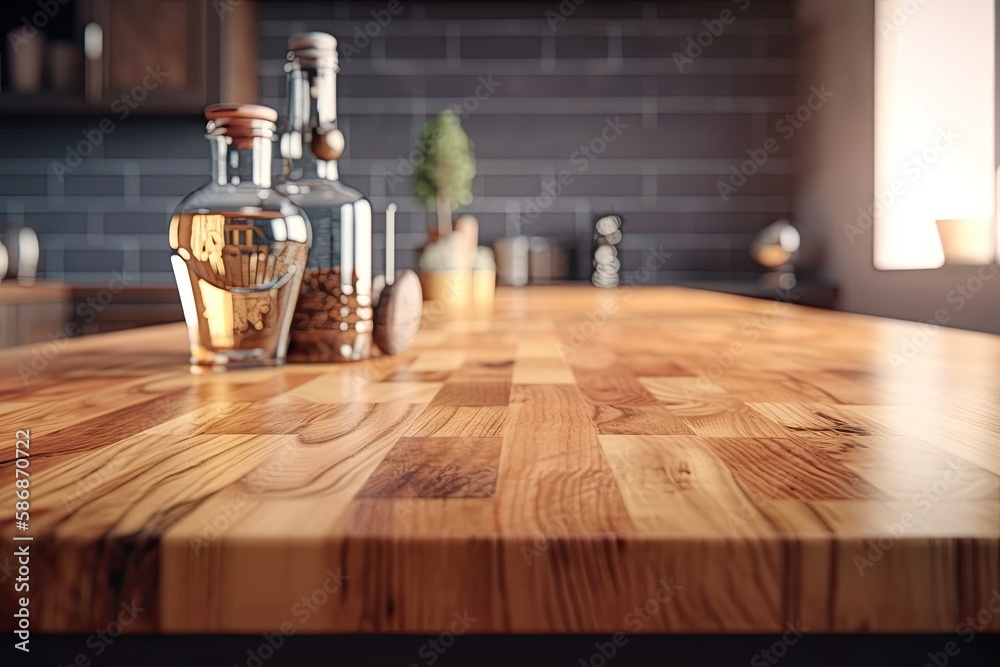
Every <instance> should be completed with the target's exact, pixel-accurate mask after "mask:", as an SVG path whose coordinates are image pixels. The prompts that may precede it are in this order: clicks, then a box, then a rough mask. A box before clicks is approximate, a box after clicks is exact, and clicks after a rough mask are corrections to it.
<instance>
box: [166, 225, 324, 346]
mask: <svg viewBox="0 0 1000 667" xmlns="http://www.w3.org/2000/svg"><path fill="white" fill-rule="evenodd" d="M274 223H277V224H274ZM284 225H285V221H284V220H283V219H282V218H280V217H278V216H277V215H276V214H268V213H257V214H245V213H231V212H217V213H179V214H177V215H175V216H174V217H173V218H172V219H171V221H170V246H171V247H172V248H173V249H174V252H175V255H174V256H173V257H172V258H171V263H172V264H173V268H174V274H175V276H176V278H177V284H178V289H179V290H180V296H181V303H182V304H183V305H184V316H185V320H186V321H187V325H188V334H189V337H190V339H191V354H192V359H193V361H195V362H196V363H215V364H217V363H220V362H224V363H233V362H235V363H240V362H247V363H255V362H256V363H268V360H270V359H273V358H274V357H275V353H276V351H277V350H279V349H284V347H285V346H286V345H287V335H288V334H287V329H288V323H289V322H290V317H291V311H292V310H293V309H294V307H295V300H296V298H297V296H298V292H299V286H300V284H301V281H302V271H301V269H299V268H298V267H301V266H304V264H305V260H306V256H307V255H308V252H309V246H308V244H306V243H301V242H296V241H288V240H282V239H280V238H278V237H280V236H281V234H280V233H278V234H275V233H274V231H273V230H280V229H283V228H284Z"/></svg>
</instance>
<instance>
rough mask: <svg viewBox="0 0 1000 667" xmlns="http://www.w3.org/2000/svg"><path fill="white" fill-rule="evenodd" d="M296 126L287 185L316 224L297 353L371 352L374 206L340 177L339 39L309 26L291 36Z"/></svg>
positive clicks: (295, 335)
mask: <svg viewBox="0 0 1000 667" xmlns="http://www.w3.org/2000/svg"><path fill="white" fill-rule="evenodd" d="M288 48H289V53H288V63H287V64H286V65H285V71H286V73H287V80H288V126H287V128H286V129H285V131H284V133H283V134H282V136H281V156H282V183H281V185H279V188H280V189H281V190H282V192H284V193H286V194H287V195H288V196H289V197H290V198H291V199H292V201H294V202H295V203H296V204H297V205H299V206H300V207H302V209H303V210H305V211H306V213H307V214H308V216H309V219H310V220H311V221H312V225H313V246H312V249H311V250H310V252H309V260H308V263H307V265H306V273H305V277H304V278H303V281H302V290H301V293H300V295H299V301H298V305H297V306H296V309H295V315H294V318H293V322H292V331H291V341H290V347H289V352H288V354H289V359H292V360H294V361H355V360H359V359H366V358H368V357H369V356H370V354H371V349H372V331H373V328H374V323H373V319H372V315H373V309H372V207H371V204H370V203H369V202H368V200H367V199H365V198H364V196H363V195H362V194H361V193H360V192H358V191H357V190H354V189H352V188H350V187H347V186H346V185H344V184H343V183H341V182H340V180H339V173H338V171H337V160H338V158H340V156H341V154H343V152H344V135H343V134H342V133H341V132H340V130H338V129H337V71H338V64H337V40H336V39H334V38H333V37H332V36H331V35H328V34H326V33H320V32H308V33H299V34H295V35H292V36H291V38H289V43H288Z"/></svg>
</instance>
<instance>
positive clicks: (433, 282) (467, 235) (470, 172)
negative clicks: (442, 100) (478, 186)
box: [415, 109, 479, 310]
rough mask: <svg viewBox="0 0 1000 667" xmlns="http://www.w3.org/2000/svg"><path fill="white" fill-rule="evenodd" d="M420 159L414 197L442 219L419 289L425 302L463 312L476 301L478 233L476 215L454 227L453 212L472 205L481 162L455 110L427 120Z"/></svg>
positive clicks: (435, 230)
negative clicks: (473, 297) (473, 296)
mask: <svg viewBox="0 0 1000 667" xmlns="http://www.w3.org/2000/svg"><path fill="white" fill-rule="evenodd" d="M420 154H421V158H420V161H419V162H418V164H417V166H416V185H415V194H416V196H417V197H418V198H419V199H420V200H421V201H422V202H423V203H424V206H426V207H427V210H428V211H431V212H435V213H436V217H437V224H436V226H433V227H431V228H430V229H429V230H428V235H429V237H430V241H429V243H428V244H427V246H426V247H425V248H424V251H423V253H422V254H421V257H420V262H419V265H420V273H419V276H420V285H421V287H422V288H423V293H424V299H425V300H427V301H438V302H440V303H441V304H442V305H443V306H444V307H445V308H447V309H448V310H462V309H464V308H465V307H467V306H468V305H469V302H470V299H471V281H472V266H473V263H474V261H475V257H476V246H477V245H478V240H479V239H478V236H479V234H478V225H477V224H476V223H475V218H472V216H463V218H462V220H460V221H459V222H460V223H461V224H459V225H458V227H457V229H456V228H454V226H453V225H452V211H453V210H454V209H455V208H457V207H458V206H462V205H466V204H470V203H472V179H473V177H474V176H475V175H476V157H475V155H474V154H473V152H472V142H471V141H469V137H468V135H466V133H465V131H464V130H463V129H462V123H461V121H460V120H459V118H458V116H456V115H455V113H454V112H453V111H451V110H450V109H448V110H445V111H442V112H441V113H439V114H438V115H437V116H436V117H434V118H432V119H430V120H428V121H427V123H426V124H425V125H424V131H423V142H422V146H421V152H420Z"/></svg>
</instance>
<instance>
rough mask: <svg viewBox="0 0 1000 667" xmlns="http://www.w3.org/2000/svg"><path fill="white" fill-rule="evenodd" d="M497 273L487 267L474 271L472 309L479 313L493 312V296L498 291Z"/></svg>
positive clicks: (487, 313) (488, 313)
mask: <svg viewBox="0 0 1000 667" xmlns="http://www.w3.org/2000/svg"><path fill="white" fill-rule="evenodd" d="M496 284H497V273H496V271H490V270H487V269H477V270H474V271H473V272H472V310H473V312H475V313H476V314H477V315H490V314H492V313H493V296H494V294H495V293H496Z"/></svg>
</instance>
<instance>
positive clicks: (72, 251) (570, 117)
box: [0, 0, 1000, 345]
mask: <svg viewBox="0 0 1000 667" xmlns="http://www.w3.org/2000/svg"><path fill="white" fill-rule="evenodd" d="M935 4H937V5H942V6H945V5H946V6H947V8H946V9H945V8H935V7H934V5H935ZM956 5H961V7H956ZM2 19H3V25H2V28H3V32H4V35H5V49H4V51H3V53H2V56H0V57H2V70H0V88H2V93H0V115H2V116H3V119H2V123H0V242H2V243H3V244H4V246H5V248H6V255H7V262H6V263H7V264H8V265H9V268H8V271H7V273H8V276H9V278H8V282H7V283H5V284H4V286H0V308H2V309H3V311H2V313H0V314H2V317H0V321H2V322H3V324H0V327H2V328H0V344H4V345H10V344H16V343H24V342H32V341H33V340H37V339H38V337H39V336H40V335H42V334H41V333H40V332H51V331H53V330H54V329H53V324H52V323H53V322H54V321H55V322H58V321H62V320H65V319H69V320H72V321H74V322H75V323H76V324H77V325H78V326H79V328H80V329H81V330H82V331H83V332H85V333H89V332H94V331H106V330H113V329H119V328H126V327H131V326H141V325H145V324H152V323H158V322H163V321H179V320H180V319H182V318H181V311H180V305H179V302H178V301H177V295H176V289H175V288H174V282H173V275H172V273H171V271H170V266H169V257H170V251H169V248H168V246H167V238H166V227H167V219H168V216H169V213H170V211H171V210H172V209H173V207H174V206H175V205H176V204H177V202H178V200H179V199H180V198H181V197H182V196H183V195H185V194H186V193H187V192H189V191H191V190H193V189H194V188H196V187H198V186H200V185H202V184H203V183H204V182H205V181H206V180H207V179H208V176H209V167H210V165H209V152H208V148H209V147H208V144H207V143H206V142H205V140H204V138H203V134H204V117H203V116H202V114H201V112H202V109H203V107H204V106H205V105H206V104H209V103H213V102H216V101H260V102H261V103H263V104H266V105H269V106H273V107H274V108H276V109H278V110H279V112H281V113H282V114H284V112H285V110H284V106H285V101H284V87H285V84H284V71H283V65H284V62H285V55H286V51H287V48H286V47H287V37H288V35H290V34H292V33H295V32H299V31H304V30H319V31H325V32H329V33H331V34H333V35H334V36H336V37H337V38H338V40H339V53H340V74H339V76H338V91H337V93H338V99H339V102H338V114H339V127H340V129H342V130H343V132H344V134H345V136H346V142H347V144H346V151H345V153H344V155H343V157H342V158H341V161H340V174H341V179H342V180H343V181H344V182H345V183H347V184H349V185H351V186H353V187H355V188H357V189H359V190H361V191H362V192H363V193H365V194H366V195H367V196H368V197H369V198H370V199H371V201H372V205H373V207H374V209H375V211H376V213H377V215H376V228H377V229H381V227H382V225H381V222H382V220H383V217H382V213H383V212H384V211H385V209H386V206H387V204H388V203H390V202H394V203H396V204H397V206H398V207H399V213H398V214H397V217H396V229H397V239H396V244H397V249H398V260H397V264H398V265H400V266H402V267H410V266H413V265H414V263H415V262H416V259H417V252H418V250H419V248H421V247H422V246H423V244H424V243H426V238H427V233H426V230H427V227H428V224H429V221H431V220H432V216H433V214H431V213H428V212H427V211H426V210H425V209H424V207H423V205H422V204H421V203H420V201H419V200H418V199H417V198H415V197H414V196H413V188H412V172H413V164H414V162H415V160H416V159H417V158H418V157H419V155H417V151H418V146H419V137H420V133H421V129H422V127H423V124H424V122H425V120H426V119H427V118H428V117H429V116H432V115H434V114H436V113H437V112H439V111H441V110H442V109H446V108H451V109H454V110H455V112H456V113H457V114H458V115H459V117H460V118H461V122H462V125H463V127H464V128H465V131H466V132H467V133H468V135H469V137H470V138H471V140H472V142H473V144H474V147H475V154H476V170H477V175H476V177H475V180H474V181H473V186H472V187H473V196H474V200H473V202H472V204H470V205H468V206H466V207H465V208H463V209H460V210H459V211H458V213H472V214H474V215H475V216H476V217H477V218H478V220H479V224H480V238H481V239H482V242H483V243H484V244H491V243H493V242H495V241H496V240H498V239H504V238H512V237H518V236H524V237H527V241H526V242H527V243H528V245H527V246H526V247H527V248H529V252H532V251H536V253H542V254H538V255H537V257H536V256H534V255H533V256H532V257H533V263H532V266H533V267H535V266H536V264H537V265H538V266H539V267H541V268H540V269H539V270H537V271H535V270H533V271H532V275H531V276H530V281H531V282H552V281H556V282H559V281H578V282H591V281H593V280H594V273H595V261H594V251H595V247H596V245H597V243H598V241H597V237H598V236H600V234H599V233H598V231H599V225H598V221H600V220H601V219H602V218H607V217H608V216H615V220H616V222H615V223H614V229H613V230H612V232H618V233H615V234H614V242H615V246H616V251H617V263H616V265H615V267H614V269H615V273H616V274H617V276H618V278H617V281H618V282H620V283H632V282H642V283H648V284H671V285H674V284H676V285H687V286H693V287H701V288H706V289H714V290H720V291H728V292H733V293H740V294H748V295H751V296H758V297H761V298H781V299H793V300H795V301H797V302H799V303H804V304H807V305H813V306H818V307H825V308H840V309H844V310H848V311H853V312H860V313H868V314H876V315H884V316H889V317H896V318H901V319H909V320H924V321H926V320H933V319H934V318H935V313H936V312H937V311H939V310H940V309H946V310H947V312H948V315H949V317H948V322H947V324H948V325H949V326H958V327H962V328H969V329H975V330H981V331H993V332H1000V316H998V315H997V313H998V306H1000V288H997V287H996V286H995V283H1000V281H995V282H990V279H991V278H992V275H990V274H989V272H990V271H993V273H994V274H995V273H996V271H995V270H994V269H993V268H991V267H993V266H994V265H995V261H996V260H995V258H996V223H995V220H996V218H995V215H994V208H995V206H994V202H995V195H996V187H995V183H996V159H995V155H996V150H995V147H996V136H997V133H996V131H995V125H996V120H995V119H996V114H995V99H996V86H995V72H996V67H995V64H996V55H995V54H996V49H995V47H994V35H995V32H996V31H995V25H996V12H995V10H994V2H993V0H969V2H965V1H964V0H963V2H962V3H942V2H937V3H934V2H932V1H930V0H929V1H928V2H926V3H924V2H914V1H913V0H909V1H908V2H902V1H898V2H897V0H877V1H876V0H846V1H843V0H840V1H838V0H732V1H729V0H724V1H719V2H690V1H689V2H601V1H599V0H586V1H583V0H579V1H574V0H563V1H562V2H556V1H550V2H535V3H485V2H462V3H458V2H454V3H443V2H427V3H423V2H407V1H405V0H391V1H390V2H387V3H354V2H351V3H347V2H299V1H295V2H266V1H262V0H258V1H256V2H252V1H251V0H205V1H198V0H68V1H63V0H32V1H25V2H22V1H15V2H6V3H5V4H4V7H3V10H2ZM935 38H936V39H935ZM942 54H947V61H946V62H944V65H942V58H943V57H944V56H943V55H942ZM931 101H933V104H931ZM932 157H933V160H932V159H931V158H932ZM277 171H278V170H276V173H277ZM928 193H931V194H933V195H935V196H936V198H934V197H932V198H931V199H927V197H926V196H927V194H928ZM942 193H943V194H945V195H948V196H946V197H943V198H942V197H941V196H939V195H941V194H942ZM939 200H940V201H939ZM973 203H974V204H975V205H974V206H973V205H972V204H973ZM777 221H790V225H791V226H792V231H789V230H788V229H786V228H785V227H784V226H779V227H769V225H772V223H775V222H777ZM26 229H27V230H30V231H25V230H26ZM762 230H766V231H765V233H764V235H763V236H758V235H759V234H760V233H761V232H762ZM755 239H756V241H755ZM375 243H376V246H377V247H379V248H381V247H382V244H383V243H384V239H383V238H382V237H381V236H378V237H376V239H375ZM35 256H37V269H36V268H35V267H34V266H33V263H32V262H31V261H30V260H32V258H33V257H35ZM651 257H652V258H654V260H653V261H650V258H651ZM776 258H777V259H776ZM535 259H538V260H539V261H538V262H537V263H536V262H534V260H535ZM377 265H378V263H377ZM876 265H878V268H876ZM643 267H645V269H648V270H643ZM983 271H985V273H983ZM115 272H120V274H116V273H115ZM18 274H20V277H21V280H20V282H21V283H22V285H21V286H20V287H19V288H18V289H14V288H13V287H12V286H11V284H12V283H13V284H16V283H15V282H14V281H15V280H16V279H17V276H18ZM783 274H794V280H792V281H789V280H788V279H787V277H783ZM116 275H120V279H119V278H116ZM974 278H975V279H978V281H979V282H978V289H976V290H975V292H970V293H969V295H968V296H963V297H961V298H962V301H963V303H962V306H961V307H957V306H956V305H955V304H956V303H957V302H956V299H957V298H958V297H955V298H952V292H953V291H954V290H955V289H956V288H957V287H959V286H962V285H967V284H968V283H969V281H970V279H974ZM113 281H115V282H113ZM28 283H33V284H31V285H30V287H27V286H26V285H27V284H28ZM793 285H794V287H793ZM973 286H975V285H974V284H972V285H969V287H970V288H971V287H973ZM3 287H8V289H6V290H5V289H3ZM109 289H110V290H111V292H112V294H113V298H108V297H102V293H106V292H108V290H109ZM88 299H89V301H88ZM105 301H106V303H105ZM55 330H59V327H56V329H55Z"/></svg>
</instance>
